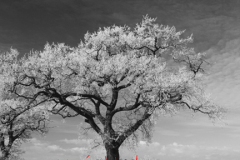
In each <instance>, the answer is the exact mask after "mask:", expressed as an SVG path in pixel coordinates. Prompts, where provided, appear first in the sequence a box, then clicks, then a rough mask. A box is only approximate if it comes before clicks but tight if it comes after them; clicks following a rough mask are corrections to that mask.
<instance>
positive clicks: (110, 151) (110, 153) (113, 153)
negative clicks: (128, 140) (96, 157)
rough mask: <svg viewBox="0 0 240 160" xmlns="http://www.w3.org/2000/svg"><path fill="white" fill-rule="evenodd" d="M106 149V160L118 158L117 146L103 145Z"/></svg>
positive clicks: (116, 159) (117, 159)
mask: <svg viewBox="0 0 240 160" xmlns="http://www.w3.org/2000/svg"><path fill="white" fill-rule="evenodd" d="M105 148H106V151H107V160H119V150H118V149H119V147H112V146H107V145H106V146H105Z"/></svg>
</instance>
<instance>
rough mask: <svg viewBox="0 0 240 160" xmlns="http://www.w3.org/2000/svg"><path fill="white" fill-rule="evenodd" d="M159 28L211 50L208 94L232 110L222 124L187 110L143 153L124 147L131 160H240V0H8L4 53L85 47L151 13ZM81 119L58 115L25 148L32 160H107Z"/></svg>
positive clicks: (4, 0)
mask: <svg viewBox="0 0 240 160" xmlns="http://www.w3.org/2000/svg"><path fill="white" fill-rule="evenodd" d="M146 14H148V15H149V16H150V17H153V18H155V17H156V18H157V22H158V23H159V24H164V25H170V26H175V27H176V28H177V30H186V32H185V35H190V34H193V37H194V43H193V44H192V47H194V48H195V50H196V51H197V52H206V53H207V55H208V56H207V61H208V62H210V64H211V65H209V66H208V67H207V72H206V77H207V78H206V80H205V81H204V83H205V84H206V91H207V92H208V93H210V94H211V96H212V100H213V101H214V102H215V103H216V104H217V105H219V106H222V107H224V108H225V109H227V113H225V114H224V118H223V119H222V120H219V121H216V122H212V121H211V120H210V119H208V117H207V116H206V115H202V114H199V113H196V114H193V113H192V112H190V111H188V110H182V111H180V112H179V113H178V114H176V115H174V116H161V117H160V118H159V120H158V123H157V124H156V127H155V131H154V134H153V138H152V143H150V144H147V143H146V142H145V141H144V140H141V141H140V142H139V145H138V147H137V148H136V150H135V151H133V150H130V149H129V148H128V146H125V147H121V148H120V154H121V156H122V158H123V159H125V158H126V159H127V158H128V159H130V158H134V157H135V158H136V155H138V159H144V158H145V159H146V158H147V157H151V159H164V160H176V159H178V160H226V159H229V160H238V159H239V158H240V143H239V142H240V116H239V115H240V101H239V99H240V1H239V0H121V1H120V0H0V51H1V52H4V51H7V50H9V48H11V47H12V48H15V49H18V51H19V52H20V54H21V55H24V54H25V53H28V52H29V51H31V50H42V49H43V47H44V44H46V43H47V42H49V43H53V42H54V43H57V42H59V43H60V42H61V43H62V42H64V43H65V44H67V45H70V46H77V44H79V42H80V40H81V39H83V37H84V34H85V33H86V32H87V31H89V32H93V31H96V30H97V29H98V28H99V27H106V26H111V25H113V24H115V25H125V24H126V25H128V26H131V27H134V26H135V24H136V23H139V22H141V19H142V17H143V16H144V15H146ZM81 123H82V119H81V118H80V117H75V118H71V119H66V120H65V121H63V120H62V119H61V118H60V117H58V116H53V118H52V123H51V126H52V127H53V128H51V130H50V131H49V133H48V134H47V135H46V136H45V137H42V136H40V135H37V134H34V135H33V139H32V140H31V141H30V142H29V143H26V144H24V145H23V149H24V150H25V152H26V153H25V154H24V155H23V157H24V158H25V159H26V160H67V159H68V160H80V159H86V157H87V156H88V155H90V157H89V158H88V159H91V158H92V159H96V157H97V158H102V157H104V156H105V151H104V150H103V149H102V148H97V149H94V150H91V149H89V148H90V147H91V144H92V139H93V138H94V137H95V135H94V134H93V133H90V134H89V136H86V137H83V136H80V135H81V134H80V131H79V126H80V125H81Z"/></svg>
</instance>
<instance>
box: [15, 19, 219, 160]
mask: <svg viewBox="0 0 240 160" xmlns="http://www.w3.org/2000/svg"><path fill="white" fill-rule="evenodd" d="M183 33H184V32H183V31H178V32H177V31H176V29H175V28H174V27H169V26H163V25H159V24H157V23H156V19H153V18H149V17H148V16H145V17H144V18H143V20H142V22H141V23H140V24H137V25H136V27H135V28H134V29H131V28H130V27H128V26H115V25H114V26H111V27H106V28H103V29H101V28H100V29H99V30H98V31H97V32H94V33H87V34H86V35H85V37H84V41H82V42H81V43H80V44H79V45H78V46H77V47H69V46H66V45H64V44H52V45H50V44H47V45H46V46H45V48H44V50H43V51H36V52H32V53H31V54H29V55H27V56H25V57H24V58H23V59H21V64H22V68H23V69H22V71H21V72H20V74H19V75H18V77H17V78H16V79H17V80H16V81H15V82H14V87H13V90H12V91H13V94H15V95H16V96H18V97H22V98H25V99H27V100H31V99H34V100H35V101H36V103H38V101H42V100H45V101H46V102H45V106H47V107H48V109H49V110H50V111H51V112H52V113H55V114H60V115H61V116H62V117H63V118H65V117H73V116H81V117H83V118H84V119H85V122H86V123H87V124H89V126H90V127H91V128H92V129H93V130H94V131H95V132H96V133H97V134H98V135H99V136H100V137H101V139H102V142H103V145H104V146H105V148H106V152H107V159H108V160H115V157H116V159H117V160H118V159H119V147H120V146H121V145H122V144H123V142H125V141H126V140H128V139H135V140H136V139H137V137H138V135H139V133H142V134H143V137H145V138H151V130H152V127H153V126H154V123H155V121H156V118H157V117H158V116H160V115H161V114H166V113H173V112H176V111H177V110H178V109H179V108H184V107H185V108H189V109H190V110H192V111H194V112H195V111H196V112H201V113H203V114H206V115H208V116H209V117H211V118H214V117H217V116H218V115H219V114H218V113H219V112H220V110H219V107H217V106H216V105H214V104H212V103H211V102H210V101H209V99H208V96H207V95H206V94H205V93H204V88H203V87H202V85H201V80H202V76H203V75H204V69H203V64H204V63H205V60H204V54H202V53H195V51H194V49H193V48H189V47H188V44H189V43H191V42H192V41H193V39H192V36H189V37H186V36H185V38H183Z"/></svg>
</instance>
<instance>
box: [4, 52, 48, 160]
mask: <svg viewBox="0 0 240 160" xmlns="http://www.w3.org/2000/svg"><path fill="white" fill-rule="evenodd" d="M17 56H18V52H17V51H16V50H13V49H11V50H10V52H7V53H3V54H1V55H0V78H1V81H0V86H1V87H0V94H1V95H0V151H1V156H0V159H1V160H8V159H9V160H14V159H18V160H19V159H20V157H19V155H20V154H21V153H23V151H22V150H21V149H20V145H21V144H22V142H26V141H27V140H29V139H30V138H31V134H32V132H40V133H41V134H45V133H46V132H47V127H46V123H47V122H48V118H49V117H48V112H47V111H46V110H45V109H42V108H41V107H39V106H38V105H39V104H40V103H38V104H36V103H35V102H34V101H32V100H30V99H26V98H23V97H21V96H18V95H16V94H14V93H15V92H16V91H15V90H14V85H15V82H16V77H17V76H18V75H19V73H20V72H21V66H20V63H19V61H18V59H17ZM35 106H38V107H37V108H34V107H35Z"/></svg>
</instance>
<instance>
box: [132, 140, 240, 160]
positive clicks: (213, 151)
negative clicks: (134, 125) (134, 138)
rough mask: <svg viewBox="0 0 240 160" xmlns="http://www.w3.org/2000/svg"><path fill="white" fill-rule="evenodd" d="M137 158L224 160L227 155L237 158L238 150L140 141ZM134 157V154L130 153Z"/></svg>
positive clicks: (224, 147)
mask: <svg viewBox="0 0 240 160" xmlns="http://www.w3.org/2000/svg"><path fill="white" fill-rule="evenodd" d="M136 152H137V153H138V157H139V159H140V158H141V157H147V156H148V157H151V159H166V160H170V159H171V160H172V159H179V160H192V159H194V160H205V159H206V160H207V159H209V158H210V159H211V160H224V159H226V158H227V157H228V156H230V157H235V158H237V157H238V155H239V154H240V150H237V149H234V148H228V147H226V146H222V147H219V146H201V145H187V144H179V143H177V142H173V143H171V144H167V145H162V144H159V143H158V142H153V143H150V144H148V145H147V142H144V141H140V146H139V148H138V149H137V151H136ZM143 153H144V154H143ZM132 157H134V155H132Z"/></svg>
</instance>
